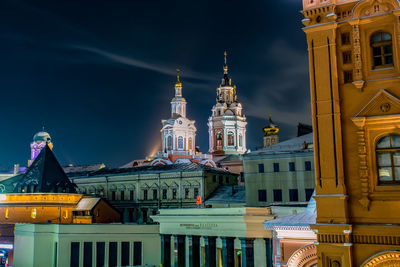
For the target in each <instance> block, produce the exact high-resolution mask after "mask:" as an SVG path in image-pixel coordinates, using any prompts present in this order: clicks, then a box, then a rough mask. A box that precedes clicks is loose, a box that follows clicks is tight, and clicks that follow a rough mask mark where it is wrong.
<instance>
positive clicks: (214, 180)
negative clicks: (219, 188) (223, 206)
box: [213, 175, 217, 183]
mask: <svg viewBox="0 0 400 267" xmlns="http://www.w3.org/2000/svg"><path fill="white" fill-rule="evenodd" d="M213 182H214V183H216V182H217V176H216V175H213Z"/></svg>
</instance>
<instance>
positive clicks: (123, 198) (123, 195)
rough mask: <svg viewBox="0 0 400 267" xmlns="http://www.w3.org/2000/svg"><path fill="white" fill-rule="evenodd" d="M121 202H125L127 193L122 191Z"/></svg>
mask: <svg viewBox="0 0 400 267" xmlns="http://www.w3.org/2000/svg"><path fill="white" fill-rule="evenodd" d="M121 200H125V191H123V190H122V191H121Z"/></svg>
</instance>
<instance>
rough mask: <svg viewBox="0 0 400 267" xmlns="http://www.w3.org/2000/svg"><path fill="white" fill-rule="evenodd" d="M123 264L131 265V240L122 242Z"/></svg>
mask: <svg viewBox="0 0 400 267" xmlns="http://www.w3.org/2000/svg"><path fill="white" fill-rule="evenodd" d="M121 265H122V266H128V265H129V242H122V243H121Z"/></svg>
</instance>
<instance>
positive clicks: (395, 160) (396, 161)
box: [393, 152, 400, 167]
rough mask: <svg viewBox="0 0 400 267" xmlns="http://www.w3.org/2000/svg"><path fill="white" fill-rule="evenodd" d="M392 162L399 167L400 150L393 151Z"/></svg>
mask: <svg viewBox="0 0 400 267" xmlns="http://www.w3.org/2000/svg"><path fill="white" fill-rule="evenodd" d="M393 164H394V166H399V167H400V152H395V153H393Z"/></svg>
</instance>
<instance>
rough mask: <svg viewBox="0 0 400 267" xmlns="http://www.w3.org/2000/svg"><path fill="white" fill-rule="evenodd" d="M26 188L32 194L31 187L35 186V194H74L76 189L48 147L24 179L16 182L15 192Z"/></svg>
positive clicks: (28, 170)
mask: <svg viewBox="0 0 400 267" xmlns="http://www.w3.org/2000/svg"><path fill="white" fill-rule="evenodd" d="M25 186H27V187H28V192H32V190H31V189H30V186H34V192H37V193H50V192H70V193H73V192H75V187H76V185H75V184H73V183H71V182H70V180H69V179H68V177H67V175H66V174H65V172H64V170H63V168H62V167H61V166H60V164H59V163H58V161H57V159H56V157H55V156H54V154H53V151H51V149H50V148H49V146H48V145H46V146H45V147H44V148H43V149H42V151H40V153H39V155H38V156H37V158H36V159H35V161H34V162H33V163H32V165H31V166H30V167H29V168H28V169H27V170H26V172H25V173H24V174H23V176H22V178H21V179H20V180H19V181H17V182H16V184H15V187H14V192H18V191H19V189H18V188H24V187H25Z"/></svg>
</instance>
